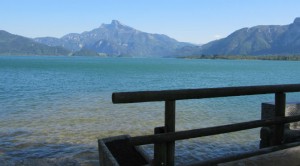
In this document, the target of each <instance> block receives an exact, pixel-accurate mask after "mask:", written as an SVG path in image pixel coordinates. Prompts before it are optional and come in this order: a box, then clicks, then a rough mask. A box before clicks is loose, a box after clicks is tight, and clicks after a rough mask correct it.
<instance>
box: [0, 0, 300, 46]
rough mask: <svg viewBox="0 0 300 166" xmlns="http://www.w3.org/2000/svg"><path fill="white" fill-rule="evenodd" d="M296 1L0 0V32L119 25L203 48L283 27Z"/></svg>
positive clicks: (299, 9)
mask: <svg viewBox="0 0 300 166" xmlns="http://www.w3.org/2000/svg"><path fill="white" fill-rule="evenodd" d="M296 17H300V1H299V0H1V1H0V20H1V21H0V22H1V23H0V29H2V30H6V31H8V32H11V33H14V34H19V35H23V36H26V37H42V36H54V37H61V36H63V35H65V34H67V33H70V32H75V33H81V32H83V31H88V30H91V29H94V28H97V27H99V26H100V25H101V24H102V23H110V22H111V20H113V19H115V20H119V21H120V22H121V23H123V24H125V25H128V26H131V27H134V28H136V29H138V30H141V31H144V32H149V33H159V34H166V35H168V36H170V37H172V38H175V39H176V40H179V41H185V42H192V43H199V44H201V43H202V44H203V43H206V42H208V41H212V40H214V39H217V38H222V37H226V36H227V35H229V34H230V33H231V32H233V31H235V30H237V29H240V28H243V27H251V26H255V25H286V24H290V23H291V22H293V20H294V18H296Z"/></svg>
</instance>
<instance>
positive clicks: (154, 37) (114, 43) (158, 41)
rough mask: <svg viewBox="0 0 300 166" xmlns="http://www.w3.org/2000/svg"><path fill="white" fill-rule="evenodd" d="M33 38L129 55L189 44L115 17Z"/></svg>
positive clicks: (159, 52) (159, 54)
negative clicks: (84, 27) (90, 26)
mask: <svg viewBox="0 0 300 166" xmlns="http://www.w3.org/2000/svg"><path fill="white" fill-rule="evenodd" d="M35 41H37V42H40V43H43V44H47V45H49V46H62V47H64V48H67V49H69V50H72V51H78V50H80V49H85V50H91V51H96V52H98V53H105V54H108V55H110V56H130V57H132V56H134V57H155V56H157V57H162V56H163V57H166V56H173V55H175V54H176V50H177V49H180V48H182V47H184V46H188V45H191V44H187V43H182V42H178V41H176V40H175V39H172V38H170V37H168V36H166V35H160V34H150V33H145V32H141V31H139V30H136V29H134V28H131V27H129V26H126V25H123V24H121V23H120V22H119V21H116V20H113V21H112V22H111V24H102V25H101V26H100V27H99V28H96V29H94V30H91V31H87V32H83V33H81V34H77V33H71V34H67V35H65V36H63V37H62V38H49V37H48V38H35Z"/></svg>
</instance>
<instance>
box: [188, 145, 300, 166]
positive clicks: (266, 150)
mask: <svg viewBox="0 0 300 166" xmlns="http://www.w3.org/2000/svg"><path fill="white" fill-rule="evenodd" d="M296 146H300V142H293V143H289V144H283V145H279V146H272V147H268V148H263V149H259V150H255V151H250V152H245V153H240V154H234V155H232V156H227V157H220V158H215V159H211V160H206V161H203V162H198V163H195V164H190V165H188V166H208V165H217V164H219V163H226V162H231V161H235V160H241V159H245V158H249V157H253V156H258V155H263V154H268V153H271V152H275V151H279V150H284V149H288V148H292V147H296ZM253 165H254V164H253ZM287 165H288V163H287Z"/></svg>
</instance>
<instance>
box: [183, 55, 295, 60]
mask: <svg viewBox="0 0 300 166" xmlns="http://www.w3.org/2000/svg"><path fill="white" fill-rule="evenodd" d="M178 58H180V59H224V60H272V61H300V55H286V56H284V55H262V56H257V55H255V56H254V55H253V56H250V55H193V56H181V57H178Z"/></svg>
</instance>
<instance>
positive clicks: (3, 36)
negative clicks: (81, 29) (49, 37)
mask: <svg viewBox="0 0 300 166" xmlns="http://www.w3.org/2000/svg"><path fill="white" fill-rule="evenodd" d="M69 53H70V52H69V51H67V50H66V49H64V48H62V47H50V46H47V45H45V44H40V43H37V42H35V41H33V40H32V39H29V38H26V37H22V36H18V35H13V34H11V33H8V32H6V31H3V30H0V55H68V54H69Z"/></svg>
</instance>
